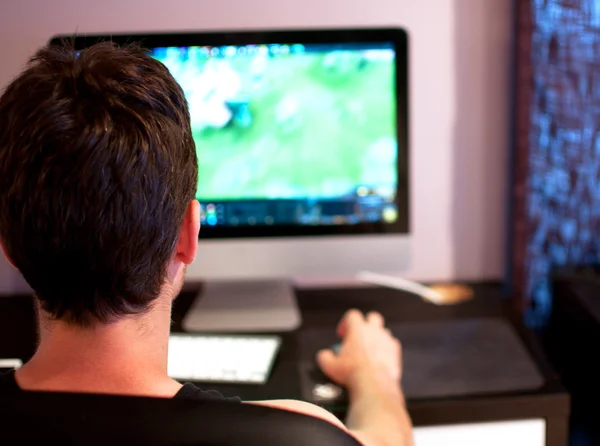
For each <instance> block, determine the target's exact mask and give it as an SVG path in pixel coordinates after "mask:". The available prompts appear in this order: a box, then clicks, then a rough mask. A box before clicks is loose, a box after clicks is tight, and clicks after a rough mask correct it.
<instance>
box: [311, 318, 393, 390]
mask: <svg viewBox="0 0 600 446" xmlns="http://www.w3.org/2000/svg"><path fill="white" fill-rule="evenodd" d="M337 333H338V336H339V337H340V338H341V339H342V340H343V342H342V347H341V350H340V352H339V354H338V355H336V354H335V353H334V352H333V351H331V350H329V349H328V350H322V351H320V352H319V354H318V356H317V361H318V363H319V366H320V367H321V370H322V371H323V373H325V375H327V376H328V377H329V378H330V379H332V380H333V381H335V382H336V383H338V384H340V385H342V386H344V387H347V388H348V390H349V391H350V392H352V391H353V390H354V389H360V388H363V387H365V385H369V387H370V385H371V384H374V383H375V382H377V383H378V384H383V385H390V384H392V383H394V384H396V385H399V382H400V379H401V378H402V355H401V345H400V342H399V341H398V340H397V339H396V338H394V337H393V336H392V334H391V333H390V331H389V330H387V329H386V328H385V321H384V320H383V317H382V316H381V315H380V314H379V313H375V312H372V313H369V314H367V316H366V318H365V317H364V316H363V314H362V313H361V312H359V311H357V310H350V311H348V312H347V313H346V315H345V316H344V317H343V319H342V321H341V322H340V324H339V325H338V329H337Z"/></svg>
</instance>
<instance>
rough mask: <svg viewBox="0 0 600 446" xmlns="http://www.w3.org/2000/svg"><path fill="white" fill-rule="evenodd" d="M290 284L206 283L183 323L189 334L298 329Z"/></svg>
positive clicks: (299, 321)
mask: <svg viewBox="0 0 600 446" xmlns="http://www.w3.org/2000/svg"><path fill="white" fill-rule="evenodd" d="M300 323H301V318H300V312H299V310H298V306H297V305H296V298H295V295H294V290H293V288H292V284H291V282H289V281H286V280H280V281H273V280H271V281H257V280H252V281H231V282H230V281H214V282H206V283H205V284H204V286H203V288H202V290H201V291H200V293H199V294H198V297H197V298H196V300H195V301H194V303H193V304H192V306H191V308H190V310H189V311H188V313H187V314H186V316H185V318H184V320H183V324H182V325H183V328H184V330H186V331H189V332H229V333H240V332H241V333H251V332H269V333H270V332H284V331H293V330H295V329H297V328H298V327H300Z"/></svg>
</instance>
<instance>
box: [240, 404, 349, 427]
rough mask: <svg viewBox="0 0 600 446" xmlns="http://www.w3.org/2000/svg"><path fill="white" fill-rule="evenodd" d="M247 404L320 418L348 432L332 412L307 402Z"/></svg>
mask: <svg viewBox="0 0 600 446" xmlns="http://www.w3.org/2000/svg"><path fill="white" fill-rule="evenodd" d="M245 403H246V404H256V405H259V406H267V407H272V408H274V409H280V410H287V411H290V412H296V413H299V414H302V415H309V416H311V417H315V418H320V419H322V420H325V421H327V422H329V423H331V424H333V425H334V426H337V427H339V428H340V429H343V430H344V431H346V430H347V429H346V427H345V426H344V423H342V422H341V421H340V420H339V419H338V418H337V417H336V416H335V415H333V414H332V413H331V412H329V411H327V410H325V409H323V408H322V407H319V406H316V405H314V404H311V403H307V402H305V401H298V400H271V401H246V402H245Z"/></svg>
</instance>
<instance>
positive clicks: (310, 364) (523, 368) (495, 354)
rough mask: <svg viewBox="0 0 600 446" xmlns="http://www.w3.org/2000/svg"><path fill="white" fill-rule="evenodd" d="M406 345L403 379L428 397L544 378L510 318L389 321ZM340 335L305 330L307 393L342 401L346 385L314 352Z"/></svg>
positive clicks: (415, 394)
mask: <svg viewBox="0 0 600 446" xmlns="http://www.w3.org/2000/svg"><path fill="white" fill-rule="evenodd" d="M389 328H390V330H391V331H392V333H393V334H394V336H396V337H397V338H398V339H400V341H401V342H402V346H403V358H404V376H403V380H402V384H403V387H404V392H405V395H406V397H407V398H410V399H428V398H444V397H458V396H467V395H475V394H494V393H507V392H519V391H527V390H535V389H538V388H540V387H541V386H542V385H543V384H544V379H543V376H542V375H541V373H540V372H539V370H538V369H537V366H536V365H535V363H534V360H533V359H532V358H531V357H530V355H529V353H528V352H527V350H526V349H525V347H524V346H523V344H522V343H521V341H520V339H519V336H518V335H517V333H516V332H515V330H514V328H513V327H512V326H511V324H510V323H509V322H508V321H505V320H503V319H499V318H480V319H461V320H454V321H444V322H419V323H400V324H390V325H389ZM336 341H337V339H336V336H335V331H334V330H333V329H322V328H315V329H307V330H305V331H304V332H303V333H302V334H301V336H300V348H301V355H302V360H301V361H300V365H299V367H300V370H299V371H300V378H301V385H302V392H303V396H304V398H305V399H306V400H308V401H312V402H315V403H319V404H323V403H341V402H344V401H345V400H346V394H345V392H344V391H343V390H342V389H339V388H337V387H336V386H333V385H331V383H329V381H328V380H327V378H326V377H325V376H324V375H323V374H322V373H321V372H320V371H318V370H317V369H316V366H315V362H314V356H315V354H316V352H317V351H318V350H319V349H321V348H326V347H329V346H331V345H332V344H334V343H335V342H336Z"/></svg>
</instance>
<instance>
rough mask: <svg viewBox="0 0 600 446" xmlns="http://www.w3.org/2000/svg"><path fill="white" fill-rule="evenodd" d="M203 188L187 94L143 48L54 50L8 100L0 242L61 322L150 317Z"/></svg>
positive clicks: (0, 151)
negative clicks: (190, 207) (198, 186)
mask: <svg viewBox="0 0 600 446" xmlns="http://www.w3.org/2000/svg"><path fill="white" fill-rule="evenodd" d="M196 184H197V161H196V152H195V146H194V142H193V139H192V133H191V128H190V119H189V112H188V107H187V103H186V101H185V98H184V95H183V92H182V90H181V88H180V86H179V85H178V84H177V82H176V81H175V80H174V79H173V77H172V76H171V74H170V73H169V72H168V70H167V68H166V67H165V66H164V65H162V64H161V63H160V62H158V61H156V60H154V59H152V58H151V57H150V56H149V55H147V54H146V53H145V52H144V51H142V50H141V49H139V48H137V47H123V48H118V47H116V46H114V45H112V44H110V43H102V44H99V45H95V46H93V47H91V48H89V49H86V50H83V51H81V53H80V54H79V55H77V53H76V52H75V51H74V50H73V48H72V47H69V46H68V45H65V46H48V47H45V48H43V49H41V50H40V51H39V52H38V53H37V54H36V55H35V56H34V57H33V58H32V59H31V61H30V62H29V65H28V66H27V68H26V69H25V71H24V72H23V73H22V74H20V75H19V76H18V77H17V78H16V79H15V80H14V81H13V82H12V83H11V84H10V85H9V86H8V87H7V88H6V90H5V92H4V94H3V95H2V96H1V97H0V241H1V242H2V245H3V247H4V250H5V253H6V255H7V256H8V257H9V258H10V259H11V260H12V262H13V264H14V265H15V266H16V267H17V268H18V269H19V270H20V271H21V273H22V274H23V276H24V277H25V279H26V280H27V282H28V283H29V284H30V285H31V287H32V288H33V290H34V291H35V293H36V295H37V297H38V298H39V299H40V301H41V303H42V308H44V309H45V310H46V311H47V312H48V313H49V314H50V315H51V316H52V317H54V318H58V319H62V320H65V321H67V322H70V323H74V324H77V325H81V326H87V325H90V324H94V323H96V322H99V323H107V322H111V321H114V320H116V319H118V318H119V317H121V316H124V315H127V314H137V313H143V312H144V311H145V310H147V309H148V308H149V305H150V304H151V302H152V301H153V300H154V299H155V298H156V297H157V296H158V295H159V292H160V290H161V287H162V285H163V283H164V280H165V274H166V267H167V264H168V262H169V260H170V259H171V258H172V255H173V251H174V249H175V246H176V244H177V240H178V237H179V230H180V227H181V224H182V220H183V217H184V214H185V211H186V208H187V206H188V204H189V202H190V201H191V200H192V199H193V198H194V194H195V191H196Z"/></svg>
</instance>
